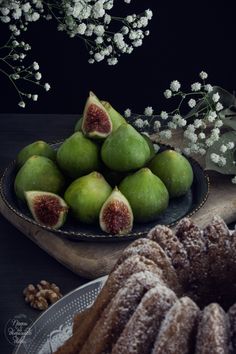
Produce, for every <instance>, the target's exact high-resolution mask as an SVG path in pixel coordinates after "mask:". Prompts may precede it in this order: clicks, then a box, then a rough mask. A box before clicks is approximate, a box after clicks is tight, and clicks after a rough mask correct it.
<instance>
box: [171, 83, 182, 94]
mask: <svg viewBox="0 0 236 354" xmlns="http://www.w3.org/2000/svg"><path fill="white" fill-rule="evenodd" d="M180 87H181V85H180V82H179V81H178V80H174V81H172V82H171V83H170V89H171V90H172V91H173V92H178V91H179V89H180Z"/></svg>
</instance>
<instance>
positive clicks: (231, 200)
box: [0, 137, 236, 279]
mask: <svg viewBox="0 0 236 354" xmlns="http://www.w3.org/2000/svg"><path fill="white" fill-rule="evenodd" d="M172 142H173V141H172ZM178 142H179V139H178V137H176V143H178ZM0 212H1V213H2V214H3V216H4V217H5V218H6V219H7V220H9V221H10V222H11V223H12V224H13V225H14V226H15V227H16V228H17V229H19V230H20V231H21V232H22V233H23V234H25V235H26V236H27V237H28V238H29V239H31V240H32V241H33V242H35V243H36V244H37V245H38V246H39V247H41V248H42V249H43V250H45V251H46V252H47V253H48V254H50V255H51V256H52V257H54V258H55V259H57V260H58V261H59V262H60V263H62V264H63V265H65V266H66V267H67V268H69V269H71V270H72V271H73V272H75V273H76V274H78V275H80V276H83V277H86V278H90V279H93V278H97V277H99V276H102V275H104V274H107V273H109V272H110V270H111V269H112V268H113V266H114V264H115V262H116V260H117V259H118V257H119V256H120V254H121V253H122V251H123V249H124V248H125V247H126V246H127V245H128V244H129V242H128V241H125V242H124V241H123V242H115V243H114V242H112V243H111V242H107V243H104V242H102V243H99V242H96V243H91V242H73V241H70V240H67V239H65V238H61V237H59V236H56V235H55V234H53V233H52V232H48V231H45V230H43V229H41V228H40V227H38V226H35V225H32V224H30V223H29V222H27V221H25V220H23V219H21V218H20V217H19V216H17V215H16V214H14V212H12V211H11V210H10V209H9V208H8V207H7V206H6V205H5V203H4V201H3V200H1V197H0ZM214 215H220V216H221V217H223V219H224V220H225V221H226V222H227V223H231V222H233V221H236V186H235V185H233V184H232V183H231V182H230V177H229V176H222V175H219V174H214V173H213V174H211V175H210V193H209V196H208V199H207V201H206V203H205V205H204V206H203V207H202V208H201V209H200V210H199V211H198V212H197V213H196V214H194V215H193V217H192V218H193V220H194V221H195V222H197V223H198V224H199V226H204V225H206V224H207V223H208V222H209V221H210V219H211V218H212V217H213V216H214Z"/></svg>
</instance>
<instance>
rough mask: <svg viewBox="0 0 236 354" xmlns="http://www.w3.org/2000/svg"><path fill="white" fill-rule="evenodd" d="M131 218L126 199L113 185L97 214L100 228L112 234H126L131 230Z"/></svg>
mask: <svg viewBox="0 0 236 354" xmlns="http://www.w3.org/2000/svg"><path fill="white" fill-rule="evenodd" d="M133 219H134V217H133V212H132V209H131V207H130V204H129V202H128V200H127V199H126V198H125V196H124V195H123V194H122V193H121V192H120V191H119V190H118V188H117V187H115V189H114V190H113V192H112V193H111V195H110V196H109V197H108V198H107V200H106V201H105V203H104V204H103V206H102V208H101V211H100V214H99V223H100V227H101V229H102V230H103V231H105V232H107V233H109V234H113V235H126V234H128V233H129V232H130V231H131V230H132V227H133Z"/></svg>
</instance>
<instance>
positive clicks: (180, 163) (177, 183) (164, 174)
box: [148, 150, 193, 198]
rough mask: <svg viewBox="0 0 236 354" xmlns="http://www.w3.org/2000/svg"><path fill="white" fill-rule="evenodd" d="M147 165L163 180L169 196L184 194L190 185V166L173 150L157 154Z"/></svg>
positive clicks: (191, 173)
mask: <svg viewBox="0 0 236 354" xmlns="http://www.w3.org/2000/svg"><path fill="white" fill-rule="evenodd" d="M148 167H149V168H150V169H151V171H152V172H153V173H154V174H155V175H156V176H158V177H159V178H160V179H161V180H162V181H163V182H164V184H165V186H166V188H167V189H168V191H169V195H170V197H171V198H173V197H180V196H182V195H184V194H186V193H187V191H188V190H189V188H190V187H191V185H192V182H193V170H192V166H191V165H190V163H189V161H188V160H187V159H186V158H185V157H184V156H183V155H181V154H180V153H178V152H176V151H174V150H165V151H163V152H161V153H159V154H157V155H156V156H155V157H154V158H153V159H152V161H151V162H150V163H149V164H148Z"/></svg>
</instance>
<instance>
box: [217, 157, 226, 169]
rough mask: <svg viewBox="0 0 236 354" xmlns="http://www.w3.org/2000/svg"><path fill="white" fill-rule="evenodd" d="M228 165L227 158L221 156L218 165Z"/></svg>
mask: <svg viewBox="0 0 236 354" xmlns="http://www.w3.org/2000/svg"><path fill="white" fill-rule="evenodd" d="M225 165H226V158H225V157H223V156H220V158H219V161H218V166H220V167H223V166H225Z"/></svg>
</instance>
